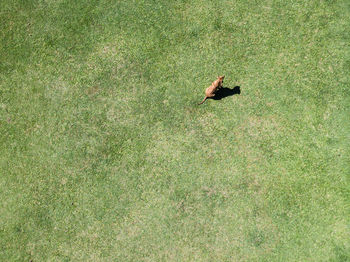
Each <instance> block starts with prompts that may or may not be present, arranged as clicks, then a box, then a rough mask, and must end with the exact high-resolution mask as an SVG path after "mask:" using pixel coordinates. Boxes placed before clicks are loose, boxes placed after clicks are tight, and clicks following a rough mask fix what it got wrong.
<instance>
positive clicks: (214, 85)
mask: <svg viewBox="0 0 350 262" xmlns="http://www.w3.org/2000/svg"><path fill="white" fill-rule="evenodd" d="M224 78H225V76H218V79H216V80H215V81H214V82H213V83H212V84H211V86H209V87H208V88H207V89H206V90H205V97H204V99H203V101H202V102H200V103H199V104H198V105H200V104H203V103H204V101H205V100H207V98H209V97H214V96H215V92H216V91H217V90H218V89H219V88H220V87H222V83H223V82H224Z"/></svg>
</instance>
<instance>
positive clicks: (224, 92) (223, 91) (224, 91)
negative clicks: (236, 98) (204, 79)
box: [211, 86, 241, 100]
mask: <svg viewBox="0 0 350 262" xmlns="http://www.w3.org/2000/svg"><path fill="white" fill-rule="evenodd" d="M240 93H241V87H240V86H235V87H234V88H233V89H231V88H228V87H221V88H219V89H218V90H217V91H216V93H215V96H214V97H212V98H211V99H214V100H221V99H223V98H225V97H228V96H233V95H239V94H240Z"/></svg>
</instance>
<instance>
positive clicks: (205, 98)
mask: <svg viewBox="0 0 350 262" xmlns="http://www.w3.org/2000/svg"><path fill="white" fill-rule="evenodd" d="M207 98H208V97H207V96H206V97H204V99H203V101H202V102H200V103H198V105H201V104H203V103H204V101H205V100H207Z"/></svg>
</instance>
